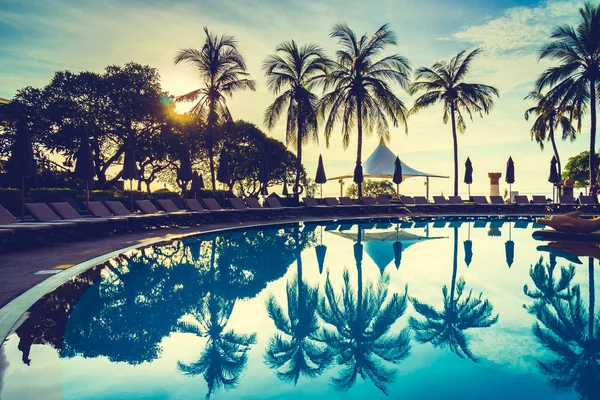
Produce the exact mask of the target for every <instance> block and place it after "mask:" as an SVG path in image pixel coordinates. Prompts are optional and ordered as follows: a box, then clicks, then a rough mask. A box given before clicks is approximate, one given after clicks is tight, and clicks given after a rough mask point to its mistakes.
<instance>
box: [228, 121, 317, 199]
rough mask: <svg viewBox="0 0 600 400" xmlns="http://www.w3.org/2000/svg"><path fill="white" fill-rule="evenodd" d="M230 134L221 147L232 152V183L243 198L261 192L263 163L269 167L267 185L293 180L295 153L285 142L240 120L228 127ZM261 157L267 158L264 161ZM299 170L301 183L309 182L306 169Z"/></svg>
mask: <svg viewBox="0 0 600 400" xmlns="http://www.w3.org/2000/svg"><path fill="white" fill-rule="evenodd" d="M224 129H227V131H228V134H227V136H226V138H225V140H224V141H223V144H222V146H224V147H225V148H227V150H228V152H229V154H230V168H229V171H230V173H231V182H230V188H231V189H235V190H236V191H237V192H238V193H239V194H240V195H241V196H242V197H247V196H255V195H257V194H258V193H259V191H260V186H261V185H260V182H259V174H260V168H261V166H263V165H264V166H266V168H267V177H268V183H267V186H268V187H270V186H275V185H281V184H282V183H283V182H284V180H285V182H286V183H289V182H292V181H293V179H294V177H295V175H296V166H297V165H298V164H297V162H296V160H297V159H296V156H295V155H294V154H293V153H291V152H290V151H288V150H287V149H286V147H285V145H284V144H283V143H281V142H280V141H278V140H276V139H273V138H271V137H268V136H267V135H266V134H265V133H264V132H263V131H261V130H260V129H259V128H258V127H256V125H254V124H251V123H249V122H244V121H237V122H236V123H234V124H230V125H229V126H227V127H224ZM261 160H264V161H263V162H262V163H261ZM300 167H301V168H302V169H301V170H300V177H301V181H300V182H301V183H302V184H303V185H306V171H305V170H304V168H303V167H302V165H300Z"/></svg>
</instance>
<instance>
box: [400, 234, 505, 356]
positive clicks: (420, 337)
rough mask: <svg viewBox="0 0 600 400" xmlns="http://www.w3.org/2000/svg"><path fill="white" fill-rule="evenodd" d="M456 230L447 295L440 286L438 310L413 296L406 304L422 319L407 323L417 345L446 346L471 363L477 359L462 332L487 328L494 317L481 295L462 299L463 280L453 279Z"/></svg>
mask: <svg viewBox="0 0 600 400" xmlns="http://www.w3.org/2000/svg"><path fill="white" fill-rule="evenodd" d="M457 231H458V228H454V257H453V264H452V265H453V269H452V283H451V287H450V293H448V287H447V286H445V285H444V287H443V288H442V293H443V295H444V306H443V309H442V310H441V311H438V310H437V309H435V308H433V307H432V306H430V305H427V304H425V303H422V302H420V301H419V300H417V299H416V298H414V297H411V298H410V301H411V302H412V304H413V307H414V308H415V311H416V312H417V313H419V314H420V315H421V316H423V317H425V320H422V321H421V320H418V319H416V318H414V317H410V319H409V323H410V326H411V328H412V329H413V331H414V332H415V338H416V340H417V342H419V343H431V344H433V346H434V347H442V348H446V347H448V348H449V349H450V350H451V351H452V352H453V353H455V354H456V355H458V356H459V357H461V358H465V357H468V358H469V359H471V360H472V361H474V362H477V358H476V357H475V355H474V354H473V353H472V352H471V350H470V349H469V340H468V338H467V336H466V335H465V331H466V330H467V329H471V328H489V327H490V326H492V325H494V324H495V323H496V322H498V314H496V315H495V316H492V314H493V312H494V307H493V306H492V304H491V303H490V302H489V301H488V300H487V299H482V296H483V293H479V296H473V291H472V290H469V293H468V294H467V295H466V297H463V293H464V292H465V290H464V289H465V285H466V283H465V280H464V279H463V278H459V279H458V281H457V280H456V274H457V270H458V262H457V258H458V254H457V253H458V232H457Z"/></svg>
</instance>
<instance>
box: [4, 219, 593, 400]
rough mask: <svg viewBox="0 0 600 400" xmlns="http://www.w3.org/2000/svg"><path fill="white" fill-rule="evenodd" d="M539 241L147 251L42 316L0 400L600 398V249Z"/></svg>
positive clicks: (457, 234) (467, 223) (281, 232)
mask: <svg viewBox="0 0 600 400" xmlns="http://www.w3.org/2000/svg"><path fill="white" fill-rule="evenodd" d="M534 229H537V228H535V227H534V226H533V224H532V221H531V220H528V219H512V220H506V219H493V220H491V219H469V220H461V219H456V218H455V219H435V220H431V219H418V220H376V221H369V222H364V223H360V224H358V223H357V222H356V221H354V222H352V221H334V222H330V223H321V224H319V223H311V224H308V223H307V224H292V225H282V226H277V227H271V228H264V229H249V230H245V231H232V232H228V233H220V234H209V235H202V236H197V237H191V238H186V239H184V240H176V241H173V242H170V243H167V244H161V245H157V246H152V247H146V248H141V249H138V250H133V251H130V252H128V253H126V254H123V255H122V256H120V257H118V258H116V259H113V260H111V261H110V262H107V263H105V264H103V265H99V266H97V267H94V268H91V269H89V270H87V271H86V272H84V273H82V274H81V275H79V276H77V277H76V278H74V279H71V280H69V281H67V282H66V283H65V284H63V285H62V286H60V287H59V288H57V289H56V290H54V291H53V292H51V293H49V294H48V295H46V296H45V297H44V298H42V299H40V300H39V301H38V302H37V303H36V304H35V305H34V306H33V307H32V308H31V309H30V310H29V312H28V318H26V319H24V321H22V323H21V325H20V326H19V327H18V328H17V329H16V330H15V332H14V333H13V334H12V335H10V336H9V337H8V339H7V341H6V342H5V343H4V344H3V346H2V347H1V349H0V398H2V399H4V400H11V399H29V398H31V399H38V398H39V399H42V398H43V399H101V398H102V399H182V398H185V399H188V398H202V397H205V396H206V397H212V398H223V399H265V398H268V399H279V398H281V399H283V398H285V399H301V398H350V399H364V398H371V399H377V398H386V397H387V396H386V395H388V396H390V397H394V398H399V397H403V398H409V399H412V398H420V399H438V398H444V399H453V398H460V399H482V398H486V399H505V398H512V399H525V398H527V399H531V398H532V397H533V396H535V397H536V398H540V399H575V398H582V397H585V396H587V397H585V398H596V397H597V396H598V390H597V388H598V385H599V384H600V367H599V364H598V362H599V356H600V341H599V340H598V335H599V334H600V328H599V327H598V319H599V318H596V317H595V313H594V312H590V310H593V309H594V306H595V297H594V293H595V287H596V286H595V284H594V282H595V281H594V270H595V268H596V265H597V262H596V261H594V259H593V258H590V257H588V256H593V255H595V254H597V247H595V246H594V245H589V244H588V245H581V246H579V247H577V246H575V247H573V245H572V244H568V243H567V244H565V243H554V244H551V245H550V244H548V243H545V242H539V241H536V240H534V239H533V238H532V236H531V234H532V232H533V230H534ZM574 248H575V250H573V249H574ZM576 254H583V255H584V256H577V255H576ZM590 327H591V331H590ZM590 332H591V333H590Z"/></svg>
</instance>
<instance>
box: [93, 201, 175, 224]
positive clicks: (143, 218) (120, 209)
mask: <svg viewBox="0 0 600 400" xmlns="http://www.w3.org/2000/svg"><path fill="white" fill-rule="evenodd" d="M90 203H91V202H90ZM104 204H105V205H106V207H108V209H109V210H110V211H111V212H112V213H113V214H114V215H117V216H120V217H127V218H130V219H131V220H132V221H136V222H139V223H140V224H141V223H143V224H144V225H146V226H158V225H160V223H161V222H162V221H163V220H164V216H163V215H160V214H158V215H157V214H134V213H132V212H131V211H129V210H128V209H127V207H125V206H124V205H123V203H121V202H120V201H117V200H107V201H105V202H104ZM133 218H135V219H133Z"/></svg>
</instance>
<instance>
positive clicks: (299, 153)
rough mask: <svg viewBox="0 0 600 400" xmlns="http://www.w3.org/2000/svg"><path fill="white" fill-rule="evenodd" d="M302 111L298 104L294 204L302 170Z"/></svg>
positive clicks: (298, 191) (298, 197)
mask: <svg viewBox="0 0 600 400" xmlns="http://www.w3.org/2000/svg"><path fill="white" fill-rule="evenodd" d="M301 113H302V109H301V107H300V104H298V124H297V125H298V126H297V128H298V135H297V138H296V139H297V140H298V151H297V153H296V184H295V185H294V200H295V201H296V202H299V201H300V170H301V169H302V139H303V138H302V135H303V134H304V131H303V129H304V126H303V125H302V117H301V115H302V114H301Z"/></svg>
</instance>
